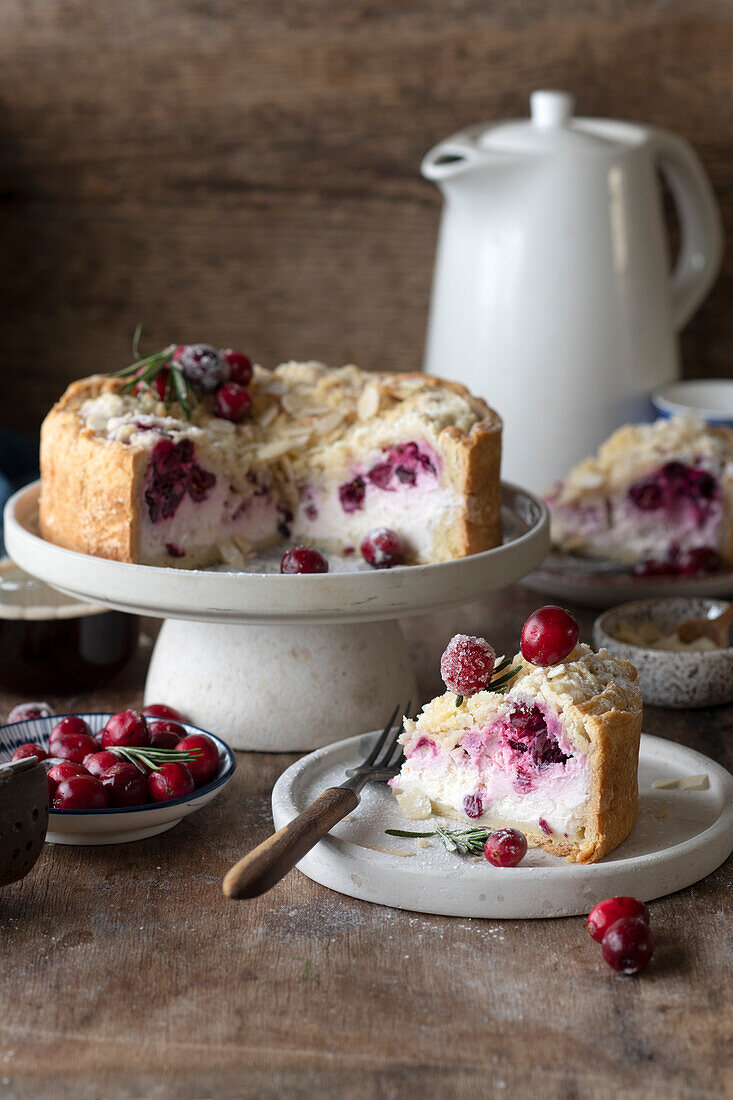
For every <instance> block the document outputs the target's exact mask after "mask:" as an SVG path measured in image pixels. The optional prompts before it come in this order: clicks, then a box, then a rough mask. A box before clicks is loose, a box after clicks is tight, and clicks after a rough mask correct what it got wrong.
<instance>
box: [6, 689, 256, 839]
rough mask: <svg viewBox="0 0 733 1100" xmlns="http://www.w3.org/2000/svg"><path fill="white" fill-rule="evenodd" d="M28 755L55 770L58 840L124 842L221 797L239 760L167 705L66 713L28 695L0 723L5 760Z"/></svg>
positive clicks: (51, 786)
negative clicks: (28, 700)
mask: <svg viewBox="0 0 733 1100" xmlns="http://www.w3.org/2000/svg"><path fill="white" fill-rule="evenodd" d="M24 757H35V758H36V759H37V760H39V761H40V762H41V764H42V765H43V767H44V769H45V771H46V780H47V783H48V797H49V811H50V812H49V821H48V832H47V835H46V839H47V840H48V841H49V842H50V843H52V844H54V843H55V844H122V843H125V842H127V841H132V840H142V839H144V838H145V837H150V836H155V835H156V833H162V832H165V830H166V829H171V828H172V827H173V826H174V825H176V824H178V822H179V821H181V820H182V819H183V818H184V817H187V816H188V815H189V814H191V813H193V812H194V811H195V810H198V809H200V808H201V807H202V806H205V805H206V804H207V803H208V802H210V801H211V800H212V799H213V798H215V797H216V796H217V794H218V793H219V791H220V790H222V788H223V787H224V786H225V785H226V784H227V783H228V782H229V780H230V779H231V777H232V775H233V774H234V769H235V767H236V758H235V756H234V753H233V752H232V750H231V749H230V748H229V746H228V745H226V744H225V743H224V741H222V740H221V738H219V737H216V736H214V734H212V733H207V732H206V731H204V730H201V729H198V727H196V726H193V725H191V724H190V723H189V722H186V721H184V719H183V718H182V717H181V716H180V715H179V714H178V713H177V712H176V711H175V710H173V709H172V708H171V707H167V706H165V705H164V704H152V705H151V706H148V707H144V708H143V709H142V710H136V709H133V708H130V709H128V710H124V711H120V712H118V713H116V714H65V715H57V714H53V712H52V711H51V709H50V707H48V706H47V705H46V704H44V703H28V704H22V705H21V706H19V707H16V708H15V709H14V710H13V711H11V712H10V714H9V715H8V724H7V725H5V726H2V727H0V763H2V762H5V761H7V760H20V759H23V758H24Z"/></svg>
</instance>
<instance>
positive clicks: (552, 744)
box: [507, 703, 570, 789]
mask: <svg viewBox="0 0 733 1100" xmlns="http://www.w3.org/2000/svg"><path fill="white" fill-rule="evenodd" d="M509 721H510V726H509V728H508V730H507V734H508V735H509V736H507V744H508V745H509V746H510V747H511V748H513V749H514V751H515V752H520V753H523V754H525V753H526V754H527V755H526V759H527V760H528V761H529V762H530V764H531V765H533V766H534V767H535V768H537V769H540V768H546V767H547V766H548V764H564V763H565V762H566V761H567V760H569V759H570V757H569V756H566V755H565V753H564V752H563V751H562V749H561V748H560V746H559V744H558V742H557V738H556V737H554V736H553V734H551V733H550V732H549V730H548V729H547V722H546V721H545V717H544V715H543V714H542V711H541V710H540V708H539V707H537V706H527V705H526V704H525V703H519V704H518V705H517V706H516V707H515V708H514V710H513V711H512V714H511V717H510V719H509ZM520 771H521V778H522V784H523V786H521V787H519V788H518V789H526V784H527V782H531V779H530V776H529V775H528V774H527V772H526V770H525V769H524V768H523V767H520V768H519V769H518V774H517V782H519V779H520V775H519V772H520Z"/></svg>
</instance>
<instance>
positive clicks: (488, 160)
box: [420, 126, 516, 184]
mask: <svg viewBox="0 0 733 1100" xmlns="http://www.w3.org/2000/svg"><path fill="white" fill-rule="evenodd" d="M482 130H483V127H480V126H477V127H469V128H468V129H466V130H462V131H461V132H460V133H459V134H454V136H453V137H450V138H446V140H445V141H441V142H439V143H438V144H437V145H435V146H434V147H433V148H432V149H431V150H430V152H429V153H427V154H426V156H425V157H424V158H423V161H422V164H421V165H420V171H421V172H422V174H423V176H424V177H425V179H427V180H431V181H432V182H433V183H437V184H442V183H447V182H448V181H449V180H452V179H457V178H458V177H459V176H463V175H466V174H467V173H468V172H469V171H471V170H474V169H477V168H492V167H503V168H507V167H509V166H512V167H513V166H514V165H515V164H516V158H515V157H513V156H511V155H506V154H503V153H499V152H496V151H495V150H491V149H483V148H482V147H481V145H480V144H479V143H478V141H477V140H476V139H477V137H478V136H479V135H480V134H481V132H482Z"/></svg>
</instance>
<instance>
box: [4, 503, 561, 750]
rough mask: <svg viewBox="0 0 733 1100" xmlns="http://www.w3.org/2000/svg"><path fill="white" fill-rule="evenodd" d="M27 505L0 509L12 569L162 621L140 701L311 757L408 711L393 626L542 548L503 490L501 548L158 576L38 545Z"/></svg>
mask: <svg viewBox="0 0 733 1100" xmlns="http://www.w3.org/2000/svg"><path fill="white" fill-rule="evenodd" d="M38 495H39V483H36V484H34V485H31V486H28V487H27V488H25V489H23V490H21V491H20V492H19V493H16V494H15V496H13V497H12V498H11V499H10V500H9V501H8V504H7V505H6V508H5V541H6V544H7V549H8V553H9V554H10V556H11V557H12V558H13V560H14V561H16V562H17V563H18V565H20V566H21V567H22V568H23V569H25V570H26V571H27V572H29V573H31V574H32V575H34V576H36V577H40V578H41V579H42V580H44V581H46V582H47V583H48V584H50V585H52V586H53V587H54V588H58V589H60V590H61V591H63V592H66V593H68V594H69V595H72V596H75V597H77V598H79V599H82V600H84V599H85V600H90V601H93V602H94V603H101V604H104V605H106V606H108V607H113V608H117V609H118V610H121V611H128V612H132V613H134V614H138V615H150V616H154V617H160V618H164V619H165V620H166V622H165V623H164V624H163V627H162V629H161V632H160V635H159V638H158V641H157V643H156V646H155V650H154V652H153V657H152V660H151V664H150V670H149V673H148V679H147V683H146V686H145V701H146V703H147V702H165V703H168V704H169V705H170V706H174V707H176V708H177V709H180V710H181V712H182V713H184V714H185V715H186V717H187V718H188V719H189V720H190V721H191V722H193V723H194V724H195V725H197V726H200V727H202V728H204V729H210V730H211V731H212V732H214V733H216V734H218V735H219V736H221V737H223V738H224V739H225V740H226V741H228V742H229V744H230V745H231V746H232V747H233V748H236V749H250V750H261V751H267V752H295V751H301V750H303V749H312V748H318V747H320V746H322V745H326V744H329V743H331V742H333V741H337V740H341V739H343V738H344V737H348V736H351V735H353V734H357V733H361V732H363V731H364V730H365V729H371V728H374V727H376V726H380V725H382V724H383V722H384V720H385V716H386V715H387V714H388V713H389V711H390V710H391V709H392V708H393V707H394V706H396V704H397V703H400V704H402V705H403V706H404V705H405V704H406V703H407V701H408V699H412V702H413V704H415V703H416V702H418V698H417V689H416V685H415V677H414V673H413V669H412V666H411V662H410V657H409V653H408V651H407V646H406V643H405V639H404V637H403V635H402V630H401V628H400V625H399V619H401V618H405V617H408V616H412V615H420V614H425V613H427V612H431V611H436V610H438V609H440V608H442V607H452V606H456V605H459V604H464V603H471V602H472V601H474V600H478V599H481V598H482V597H483V596H485V595H487V594H488V593H489V592H491V591H495V590H497V589H500V588H505V587H506V586H507V585H509V584H512V583H513V582H514V581H516V580H519V579H520V578H521V577H523V576H525V575H526V574H527V573H529V572H530V571H531V570H532V569H534V568H536V567H537V565H539V564H540V562H541V561H542V560H543V558H544V557H545V555H546V554H547V552H548V549H549V521H548V515H547V510H546V508H545V506H544V504H542V503H541V502H540V501H539V500H537V498H535V497H534V496H532V495H531V494H530V493H527V492H525V491H524V490H522V489H518V488H516V487H514V486H512V485H503V486H502V505H503V520H504V542H503V545H502V546H499V547H496V548H495V549H494V550H486V551H484V552H483V553H481V554H474V555H472V556H471V557H468V558H461V559H458V560H456V561H448V562H440V563H438V564H436V565H417V566H406V567H398V568H395V569H390V570H382V571H380V570H372V569H369V568H368V567H367V566H365V565H364V564H363V563H361V562H358V561H354V560H353V559H338V560H336V561H332V563H331V564H332V571H331V572H329V573H324V574H313V575H303V576H282V575H281V574H280V573H279V572H278V571H277V566H278V563H279V559H280V555H281V553H282V547H280V548H279V549H277V550H275V551H272V552H270V553H269V554H267V555H264V556H263V557H261V558H259V559H258V560H257V561H256V562H254V563H251V564H250V563H248V566H247V569H246V570H243V571H233V570H231V569H227V570H224V569H222V568H219V567H217V568H213V569H206V570H182V569H166V568H161V567H155V566H147V565H130V564H126V563H124V562H116V561H107V560H106V559H103V558H95V557H90V556H89V555H86V554H78V553H76V552H74V551H71V550H64V549H62V548H60V547H58V546H54V545H53V544H52V543H49V542H46V541H45V540H44V539H42V538H41V536H40V535H39V533H38ZM255 570H257V571H255ZM446 641H447V639H446Z"/></svg>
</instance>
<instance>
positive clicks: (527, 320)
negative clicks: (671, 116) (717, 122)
mask: <svg viewBox="0 0 733 1100" xmlns="http://www.w3.org/2000/svg"><path fill="white" fill-rule="evenodd" d="M531 116H532V117H531V119H530V120H521V121H513V122H503V123H498V124H496V125H478V126H469V127H468V128H467V129H465V130H461V131H460V132H459V133H457V134H454V135H453V137H450V138H448V139H447V140H446V141H442V142H441V143H440V144H439V145H436V147H435V148H434V149H432V150H431V151H430V153H428V155H427V156H426V157H425V160H424V161H423V164H422V172H423V175H424V176H425V177H426V178H427V179H429V180H433V181H434V182H435V183H437V185H438V186H439V187H440V189H441V191H442V192H443V195H444V196H445V205H444V208H443V214H442V219H441V225H440V235H439V241H438V250H437V258H436V265H435V275H434V282H433V293H432V301H431V309H430V320H429V324H428V334H427V346H426V356H425V370H426V371H428V372H429V373H431V374H436V375H441V376H442V377H447V378H452V379H455V380H457V381H460V382H464V383H465V384H466V385H467V386H469V388H470V389H472V390H473V391H474V392H475V393H477V394H480V395H481V396H483V397H485V398H486V400H487V401H488V402H489V403H490V404H491V405H492V406H493V407H494V408H496V409H497V410H498V411H499V412H500V413H501V415H502V416H503V418H504V423H505V432H504V461H503V476H504V477H505V478H508V479H509V480H511V481H516V482H518V483H519V484H521V485H524V486H526V487H527V488H530V489H533V490H535V491H538V492H541V491H542V490H543V489H546V488H547V487H548V486H549V485H550V484H551V483H552V482H553V481H555V480H556V479H557V478H559V477H562V476H563V475H564V474H565V473H567V471H568V469H569V468H570V467H571V466H572V465H573V464H574V463H575V462H576V461H578V460H579V459H581V458H582V457H584V456H585V455H587V454H589V453H591V452H593V451H594V450H595V449H596V448H597V446H598V444H599V443H601V442H602V440H603V439H605V438H606V436H608V435H609V434H610V432H611V431H613V429H614V428H617V427H618V426H619V425H620V424H622V423H624V422H626V421H629V420H644V419H648V411H649V393H650V391H651V390H653V389H656V388H657V387H658V386H660V385H661V384H663V383H665V382H670V381H672V380H673V379H674V378H676V377H677V374H678V350H677V338H676V330H677V329H679V328H681V326H682V325H684V324H685V322H686V321H687V320H688V319H689V318H690V316H691V315H692V313H693V312H694V311H695V309H696V308H697V306H698V305H699V304H700V301H701V300H702V298H703V297H704V295H705V294H706V293H707V291H708V289H709V287H710V285H711V283H712V281H713V279H714V278H715V275H716V273H717V271H718V267H719V265H720V259H721V245H722V233H721V228H720V216H719V213H718V208H717V206H716V203H715V199H714V197H713V194H712V191H711V188H710V184H709V182H708V179H707V177H706V175H705V173H704V171H703V169H702V166H701V165H700V162H699V160H698V158H697V157H696V155H695V154H694V153H693V151H692V149H691V148H690V146H689V145H688V144H687V143H686V142H684V141H683V140H682V139H680V138H678V137H676V136H675V135H673V134H671V133H669V132H667V131H665V130H660V129H657V128H656V127H653V126H642V125H637V124H633V123H626V122H615V121H611V120H606V119H586V118H574V117H573V100H572V97H571V96H569V95H567V94H566V93H564V92H554V91H538V92H534V93H533V94H532V96H531ZM657 170H659V171H661V173H662V175H663V177H664V179H665V180H666V182H667V184H668V185H669V188H670V190H671V191H672V194H673V196H674V198H675V200H676V204H677V210H678V215H679V221H680V227H681V244H680V252H679V258H678V260H677V263H676V265H675V267H674V270H673V271H672V273H671V275H670V274H669V263H668V258H667V242H666V239H665V230H664V223H663V217H662V206H661V196H660V190H659V187H658V183H657V178H656V173H657Z"/></svg>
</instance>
